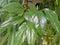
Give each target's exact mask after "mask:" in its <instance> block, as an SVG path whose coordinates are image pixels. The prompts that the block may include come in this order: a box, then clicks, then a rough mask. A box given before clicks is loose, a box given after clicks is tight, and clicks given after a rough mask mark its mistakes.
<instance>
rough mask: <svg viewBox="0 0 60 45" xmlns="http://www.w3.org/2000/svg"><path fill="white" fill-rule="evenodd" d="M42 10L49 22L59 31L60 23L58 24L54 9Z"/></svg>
mask: <svg viewBox="0 0 60 45" xmlns="http://www.w3.org/2000/svg"><path fill="white" fill-rule="evenodd" d="M43 11H44V13H45V14H46V17H47V19H48V20H49V21H50V22H51V25H52V26H53V28H54V29H55V30H56V31H57V32H58V33H59V32H60V25H59V21H58V17H57V14H56V13H55V12H54V11H52V10H49V9H44V10H43Z"/></svg>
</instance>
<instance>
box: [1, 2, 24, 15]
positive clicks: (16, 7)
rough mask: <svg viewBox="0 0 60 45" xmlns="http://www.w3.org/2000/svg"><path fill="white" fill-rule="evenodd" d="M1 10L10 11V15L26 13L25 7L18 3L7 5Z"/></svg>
mask: <svg viewBox="0 0 60 45" xmlns="http://www.w3.org/2000/svg"><path fill="white" fill-rule="evenodd" d="M1 10H5V11H8V12H9V13H15V14H22V13H23V12H24V10H23V6H22V5H20V4H19V3H17V2H13V3H10V4H7V5H5V6H4V7H3V8H2V9H1Z"/></svg>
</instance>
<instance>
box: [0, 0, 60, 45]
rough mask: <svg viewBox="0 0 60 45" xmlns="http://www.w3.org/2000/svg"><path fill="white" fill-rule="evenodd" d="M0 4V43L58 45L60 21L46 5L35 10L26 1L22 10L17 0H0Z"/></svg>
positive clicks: (4, 44) (9, 44)
mask: <svg viewBox="0 0 60 45" xmlns="http://www.w3.org/2000/svg"><path fill="white" fill-rule="evenodd" d="M23 1H24V0H23ZM3 2H4V3H3ZM0 6H1V8H0V45H44V44H43V43H44V40H45V42H46V43H47V45H60V35H59V34H60V21H59V19H58V15H57V14H56V12H55V11H53V10H51V8H50V9H49V7H48V6H47V8H45V7H43V9H40V10H37V9H36V7H35V5H34V4H32V3H28V9H27V10H24V8H23V5H22V4H20V3H18V1H17V0H1V4H0ZM39 8H40V7H39ZM54 10H55V9H54ZM56 10H57V7H56Z"/></svg>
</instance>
